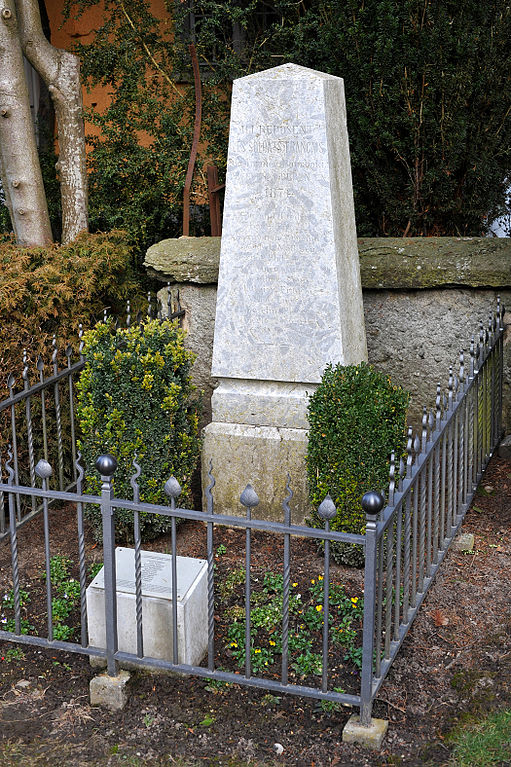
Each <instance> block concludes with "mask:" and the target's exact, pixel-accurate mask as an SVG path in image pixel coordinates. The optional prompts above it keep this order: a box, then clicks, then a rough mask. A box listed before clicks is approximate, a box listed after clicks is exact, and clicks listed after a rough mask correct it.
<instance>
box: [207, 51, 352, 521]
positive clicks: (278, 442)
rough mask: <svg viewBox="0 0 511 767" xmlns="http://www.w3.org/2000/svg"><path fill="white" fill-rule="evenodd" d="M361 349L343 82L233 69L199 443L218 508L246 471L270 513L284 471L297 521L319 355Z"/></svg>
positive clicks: (277, 504)
mask: <svg viewBox="0 0 511 767" xmlns="http://www.w3.org/2000/svg"><path fill="white" fill-rule="evenodd" d="M366 358H367V348H366V341H365V330H364V317H363V306H362V291H361V284H360V269H359V259H358V252H357V240H356V230H355V215H354V208H353V191H352V186H351V168H350V159H349V146H348V134H347V130H346V110H345V104H344V88H343V82H342V80H341V79H340V78H337V77H333V76H331V75H326V74H323V73H321V72H315V71H313V70H310V69H305V68H304V67H298V66H296V65H294V64H284V65H282V66H279V67H275V68H274V69H270V70H267V71H265V72H259V73H257V74H255V75H250V76H248V77H244V78H241V79H240V80H237V81H235V83H234V87H233V96H232V110H231V128H230V136H229V153H228V159H227V180H226V196H225V206H224V220H223V234H222V246H221V256H220V271H219V281H218V293H217V304H216V319H215V335H214V342H213V361H212V375H213V376H214V377H216V378H218V379H219V385H218V388H217V389H216V390H215V392H214V395H213V397H212V419H213V423H212V424H210V426H208V427H206V430H205V433H204V444H203V466H204V467H205V468H207V467H209V465H210V462H212V464H213V469H214V474H215V478H216V483H217V484H216V486H215V501H216V503H217V505H218V506H219V508H220V511H222V512H224V513H233V512H234V510H235V509H236V507H239V504H238V503H237V502H236V496H237V495H239V494H238V493H237V490H236V489H235V488H236V483H237V482H239V481H241V482H242V483H244V484H246V483H247V482H249V481H250V482H253V483H255V482H256V481H258V482H259V491H258V492H259V495H260V497H261V500H262V504H261V510H260V511H258V513H259V514H262V515H263V516H264V517H266V518H277V519H282V509H281V502H282V499H283V496H282V488H285V484H286V474H287V471H289V472H290V473H291V476H292V486H293V491H294V492H295V497H294V498H293V508H294V509H295V514H298V519H300V520H301V519H303V516H304V515H305V513H306V486H305V476H304V475H305V471H304V457H305V445H306V429H307V419H306V410H307V404H308V396H309V394H310V393H311V392H312V391H313V390H314V388H315V386H316V385H317V384H318V383H319V381H320V380H321V374H322V371H323V369H324V368H325V366H326V365H327V364H328V363H329V362H333V363H336V362H341V363H343V364H346V365H348V364H352V363H357V362H360V361H361V360H363V359H366ZM288 443H289V444H288ZM297 449H298V452H299V455H300V460H299V462H298V463H297V458H296V456H297ZM254 472H255V474H256V477H254V476H252V475H251V474H253V473H254Z"/></svg>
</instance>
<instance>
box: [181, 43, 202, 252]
mask: <svg viewBox="0 0 511 767" xmlns="http://www.w3.org/2000/svg"><path fill="white" fill-rule="evenodd" d="M189 50H190V56H191V57H192V66H193V80H194V84H195V124H194V128H193V142H192V151H191V152H190V159H189V161H188V170H187V171H186V179H185V188H184V192H183V235H184V236H185V237H189V236H190V189H191V186H192V178H193V169H194V167H195V160H196V158H197V149H198V147H199V138H200V129H201V119H202V88H201V81H200V72H199V60H198V58H197V51H196V50H195V45H194V44H193V43H190V46H189Z"/></svg>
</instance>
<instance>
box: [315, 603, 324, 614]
mask: <svg viewBox="0 0 511 767" xmlns="http://www.w3.org/2000/svg"><path fill="white" fill-rule="evenodd" d="M322 609H323V605H316V610H317V611H318V613H320V612H321V610H322Z"/></svg>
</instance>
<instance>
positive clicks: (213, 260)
mask: <svg viewBox="0 0 511 767" xmlns="http://www.w3.org/2000/svg"><path fill="white" fill-rule="evenodd" d="M220 246H221V238H220V237H180V238H178V239H168V240H161V241H160V242H158V243H156V244H155V245H152V246H151V247H150V248H149V250H148V251H147V255H146V259H145V262H144V266H145V267H146V268H147V269H148V270H149V272H150V274H151V275H152V276H154V277H156V278H157V279H159V280H161V281H162V282H167V280H170V281H171V282H176V283H187V282H190V283H195V284H203V285H208V284H215V283H216V282H217V280H218V264H219V261H220ZM358 255H359V258H360V274H361V278H362V287H363V288H364V290H405V289H407V290H418V289H421V288H422V289H428V288H435V287H447V286H449V287H453V286H459V287H467V288H477V287H487V288H491V287H495V288H501V289H504V288H506V287H510V286H511V238H510V237H405V238H403V237H362V238H359V239H358Z"/></svg>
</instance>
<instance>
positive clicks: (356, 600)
mask: <svg viewBox="0 0 511 767" xmlns="http://www.w3.org/2000/svg"><path fill="white" fill-rule="evenodd" d="M351 601H352V602H353V604H354V605H356V604H357V602H358V597H351Z"/></svg>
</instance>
